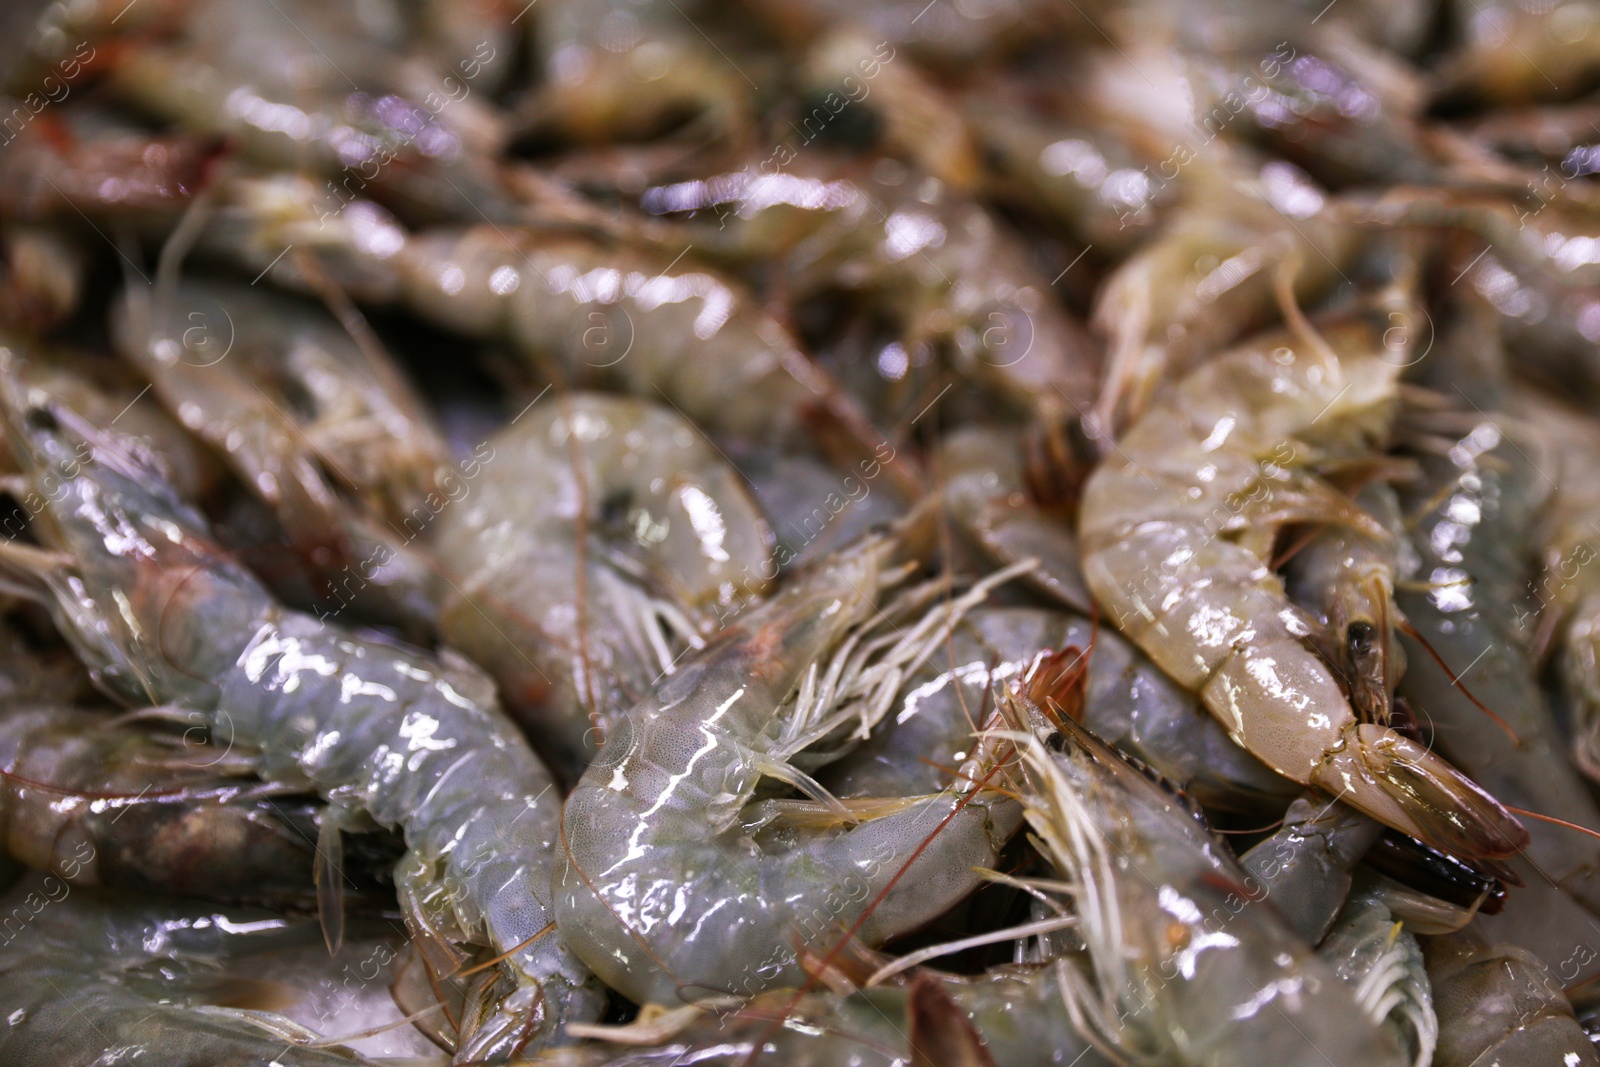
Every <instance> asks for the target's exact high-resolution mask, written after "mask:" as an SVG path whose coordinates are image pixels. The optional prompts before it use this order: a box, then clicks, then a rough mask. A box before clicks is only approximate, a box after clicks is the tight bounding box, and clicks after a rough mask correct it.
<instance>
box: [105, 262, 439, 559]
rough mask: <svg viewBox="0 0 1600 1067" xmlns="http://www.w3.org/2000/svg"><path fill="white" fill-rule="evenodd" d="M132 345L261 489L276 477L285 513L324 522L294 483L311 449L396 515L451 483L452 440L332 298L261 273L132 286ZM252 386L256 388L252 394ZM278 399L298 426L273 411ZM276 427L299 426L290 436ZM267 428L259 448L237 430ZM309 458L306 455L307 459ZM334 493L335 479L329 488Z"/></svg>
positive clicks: (138, 360) (127, 299) (164, 395)
mask: <svg viewBox="0 0 1600 1067" xmlns="http://www.w3.org/2000/svg"><path fill="white" fill-rule="evenodd" d="M115 332H116V333H117V336H118V339H119V341H120V348H121V350H122V351H123V353H124V354H125V355H126V356H127V358H128V359H129V360H130V361H131V362H133V363H134V364H135V365H136V366H138V367H139V368H140V369H141V370H142V371H143V372H144V373H145V374H146V375H148V376H149V378H150V380H151V383H152V384H153V386H154V387H155V391H156V393H157V395H158V396H159V397H161V399H162V402H163V404H164V405H165V406H167V407H169V408H171V409H172V410H173V411H174V413H175V414H176V415H177V416H178V418H179V419H181V420H183V421H184V423H185V425H187V426H189V428H190V429H191V431H193V432H195V433H197V434H199V435H200V436H202V437H205V438H206V439H207V440H209V441H210V442H211V443H212V444H213V445H214V446H215V447H217V449H218V450H219V451H222V452H225V453H227V452H232V453H236V454H237V455H238V460H237V462H238V463H239V465H240V467H241V476H242V477H243V478H244V480H245V481H246V483H247V484H249V485H251V486H254V487H256V488H257V490H258V491H260V492H262V493H263V494H264V495H267V496H268V497H269V498H270V497H271V496H272V495H273V494H272V493H271V492H269V491H267V490H266V489H264V488H263V486H264V484H265V483H268V482H276V483H279V485H280V486H282V488H281V489H280V490H279V492H281V493H283V494H284V496H285V497H286V499H284V500H282V502H281V505H280V506H281V509H282V513H283V515H284V520H285V525H286V526H288V527H290V528H291V529H302V528H306V527H308V526H309V527H315V525H316V523H317V519H316V518H313V517H312V516H309V515H305V514H303V513H301V512H300V511H298V510H297V509H298V508H312V509H314V508H315V503H314V501H315V498H316V496H317V492H318V491H317V490H314V489H310V488H307V489H304V490H302V492H303V493H304V494H305V495H306V496H307V497H310V498H312V500H310V501H304V502H302V501H297V500H295V499H294V498H293V495H292V494H293V493H294V492H295V490H293V489H291V488H289V487H288V486H286V485H284V483H294V482H296V481H299V480H301V477H302V476H297V475H296V474H295V473H294V472H295V469H296V459H297V458H298V457H299V456H301V455H303V454H305V453H309V454H310V457H311V458H313V459H314V460H315V461H316V462H319V463H320V464H322V465H325V466H326V467H327V468H328V469H329V473H330V474H331V475H332V476H333V477H335V478H337V479H339V480H340V481H341V482H343V483H344V484H345V486H346V487H347V488H348V489H349V490H350V491H351V492H353V493H355V494H356V495H357V497H358V499H359V500H360V502H361V503H362V504H364V505H365V506H366V507H367V508H368V509H370V510H371V511H372V512H373V513H374V514H376V515H380V516H382V517H384V518H386V519H388V520H389V521H390V522H393V523H400V522H403V521H405V520H406V519H411V518H414V517H415V515H416V514H417V513H418V512H419V511H420V510H421V509H422V508H423V506H424V502H425V500H426V498H427V496H428V494H429V493H432V492H434V491H436V490H437V489H438V484H437V481H436V477H437V474H438V468H439V467H441V466H443V465H445V464H446V463H447V462H448V457H449V452H448V449H447V448H446V446H445V443H444V439H443V437H442V435H441V434H440V432H439V430H438V428H437V427H436V426H435V425H434V422H433V417H432V415H431V414H430V413H429V412H428V410H427V408H426V406H425V405H424V404H423V401H422V398H421V397H419V396H418V395H417V394H416V393H415V392H414V390H413V388H412V386H411V385H410V383H409V382H407V381H406V380H405V378H404V377H403V376H402V375H401V374H400V370H399V368H398V367H396V366H395V365H394V364H393V362H392V361H390V360H389V359H388V358H387V357H384V356H382V354H381V353H378V352H373V351H366V350H363V348H362V346H361V344H360V343H358V342H357V341H355V340H353V339H352V338H351V336H350V334H349V333H347V332H346V330H345V329H344V327H343V326H341V325H340V323H339V322H338V321H337V320H335V319H334V318H333V317H332V316H331V315H329V314H327V313H325V312H323V311H322V310H321V309H320V308H317V307H315V306H313V305H310V304H307V303H306V302H304V301H300V300H296V299H294V298H293V297H288V296H284V295H282V294H277V293H273V292H271V291H270V290H265V289H259V288H255V287H253V286H246V285H235V284H229V283H224V282H205V281H199V280H194V279H186V280H183V281H178V282H176V284H174V285H172V286H171V287H170V288H167V289H162V288H159V287H158V288H157V290H156V291H155V292H154V293H147V292H145V291H143V290H141V289H139V288H136V287H135V288H130V289H129V290H128V291H127V293H126V294H125V296H124V299H123V301H122V304H121V307H120V308H119V314H118V316H117V320H116V323H115ZM252 394H253V395H252ZM264 405H271V407H272V408H274V409H276V410H277V411H278V412H279V413H280V414H281V415H283V416H285V417H286V420H287V421H288V422H290V423H292V426H283V425H274V424H281V423H282V422H284V421H285V419H278V420H273V419H269V418H268V417H267V415H266V409H265V407H264ZM266 427H272V428H273V429H276V431H277V434H279V435H284V436H288V438H289V439H288V440H283V439H281V438H280V437H279V436H276V435H274V434H273V433H272V432H271V430H269V429H267V428H266ZM231 434H238V435H239V436H240V437H243V438H244V439H245V440H247V441H249V440H251V439H261V440H260V443H258V444H257V445H256V446H255V449H256V454H251V452H250V450H249V449H247V448H245V447H244V446H241V445H235V444H231V443H230V435H231ZM299 462H305V460H304V459H299ZM322 491H323V492H326V490H322Z"/></svg>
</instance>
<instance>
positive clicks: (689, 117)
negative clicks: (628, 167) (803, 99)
mask: <svg viewBox="0 0 1600 1067" xmlns="http://www.w3.org/2000/svg"><path fill="white" fill-rule="evenodd" d="M708 6H709V5H707V4H703V3H694V2H688V0H686V2H685V3H684V4H681V5H680V4H678V3H675V2H673V0H648V2H632V3H628V2H622V0H546V2H545V3H543V4H541V5H540V6H539V7H537V8H534V9H532V12H531V14H530V17H529V18H528V20H527V22H526V26H527V29H528V31H529V36H530V38H531V40H532V41H533V43H534V47H535V51H536V56H535V62H536V63H537V65H538V67H539V69H540V70H541V72H542V73H543V75H544V80H543V84H542V85H540V86H539V87H538V88H537V89H536V90H535V93H534V96H533V99H532V102H531V104H530V105H529V106H528V107H527V108H525V109H524V118H525V120H526V121H528V122H530V123H531V124H532V125H533V126H534V127H535V128H542V129H546V130H550V131H553V132H557V133H560V134H563V135H565V136H567V137H570V138H572V139H573V140H576V141H579V142H583V143H587V144H594V143H600V142H606V141H613V140H631V139H638V138H642V137H648V136H651V135H654V134H658V133H660V132H662V131H663V130H665V129H667V128H668V127H671V126H674V125H679V124H682V123H683V122H685V121H692V122H694V123H696V124H697V125H699V126H700V127H702V129H703V130H704V131H705V132H707V133H710V134H713V135H721V136H725V137H734V138H743V137H746V136H748V134H749V130H750V127H751V126H752V125H753V122H754V115H753V113H752V111H753V109H752V106H751V94H752V92H753V91H754V85H753V83H751V81H750V80H749V79H750V76H749V75H748V74H747V73H746V72H745V70H744V69H742V68H741V67H740V66H739V65H738V64H737V63H735V62H734V61H733V60H732V59H730V58H728V51H727V50H724V49H723V48H721V47H720V46H719V45H718V44H717V43H716V42H715V41H714V40H713V39H711V38H709V37H707V36H706V32H705V30H703V29H701V26H702V25H704V26H708V27H710V28H711V29H712V31H713V32H718V30H719V25H718V24H719V23H722V22H723V21H724V20H722V19H720V18H710V19H708V18H707V17H706V16H707V15H708V14H709V12H708V11H707V10H706V8H707V7H708ZM730 47H731V45H730ZM747 62H748V61H747Z"/></svg>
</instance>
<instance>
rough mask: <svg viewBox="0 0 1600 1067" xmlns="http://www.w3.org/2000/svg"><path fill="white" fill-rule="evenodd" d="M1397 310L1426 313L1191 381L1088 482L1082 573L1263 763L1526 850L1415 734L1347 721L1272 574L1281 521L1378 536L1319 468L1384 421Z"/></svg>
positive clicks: (1473, 849)
mask: <svg viewBox="0 0 1600 1067" xmlns="http://www.w3.org/2000/svg"><path fill="white" fill-rule="evenodd" d="M1392 315H1398V316H1400V318H1399V319H1395V318H1392V317H1391V316H1392ZM1397 321H1398V322H1409V323H1417V322H1420V321H1421V319H1420V316H1419V312H1418V310H1417V309H1416V307H1415V306H1414V305H1413V304H1412V303H1411V302H1410V301H1409V299H1407V298H1405V297H1404V296H1403V295H1401V293H1400V291H1399V290H1390V291H1389V292H1388V293H1386V294H1383V295H1380V296H1379V297H1377V298H1376V299H1374V300H1372V301H1370V302H1363V303H1361V304H1359V305H1357V306H1355V307H1354V308H1353V309H1351V310H1348V311H1345V312H1341V313H1339V314H1337V315H1336V316H1334V317H1332V318H1329V319H1326V320H1324V321H1323V322H1322V323H1321V325H1320V326H1319V327H1318V328H1317V330H1313V328H1312V327H1311V326H1310V324H1308V323H1306V322H1305V321H1304V320H1303V319H1302V320H1301V321H1300V323H1299V325H1297V326H1295V327H1293V328H1290V329H1289V330H1287V331H1284V332H1274V333H1269V334H1267V335H1264V336H1262V337H1260V338H1257V339H1256V340H1254V341H1251V342H1249V343H1247V344H1245V345H1243V346H1241V347H1240V348H1237V349H1235V350H1233V351H1231V352H1228V353H1225V354H1223V355H1221V356H1218V357H1216V358H1215V359H1213V360H1212V361H1210V362H1208V363H1206V364H1205V365H1203V366H1202V367H1200V368H1199V369H1198V370H1196V371H1195V372H1193V373H1191V374H1190V375H1189V376H1188V377H1187V378H1185V379H1184V380H1183V381H1182V382H1180V383H1179V384H1178V385H1177V387H1176V388H1174V389H1173V390H1171V392H1170V394H1169V395H1168V396H1166V397H1164V398H1162V399H1161V400H1159V401H1158V402H1157V403H1156V405H1155V406H1154V407H1153V408H1152V409H1151V410H1150V412H1149V414H1148V415H1147V416H1146V417H1145V418H1144V419H1142V420H1141V421H1140V422H1139V423H1138V424H1136V425H1135V426H1134V427H1133V429H1132V430H1131V431H1129V433H1128V434H1127V436H1126V437H1125V438H1124V439H1123V440H1122V441H1121V442H1120V448H1119V450H1118V452H1117V454H1116V455H1114V456H1113V457H1111V458H1110V459H1108V460H1107V461H1106V463H1105V464H1104V465H1103V466H1102V467H1100V468H1099V469H1098V470H1097V471H1096V472H1095V473H1094V474H1093V475H1091V476H1090V479H1089V481H1088V484H1087V486H1086V487H1085V491H1084V497H1083V508H1082V513H1081V516H1080V526H1079V528H1080V531H1081V533H1082V537H1083V550H1084V557H1083V558H1084V574H1085V577H1086V579H1087V581H1088V584H1089V588H1090V590H1091V591H1092V592H1093V593H1094V594H1095V597H1096V598H1097V599H1098V600H1099V601H1100V603H1101V605H1102V606H1103V607H1104V608H1105V609H1106V610H1107V612H1108V614H1109V615H1110V616H1111V618H1112V619H1114V620H1115V622H1116V625H1117V626H1118V628H1119V629H1121V630H1122V632H1123V633H1124V634H1126V635H1127V636H1128V637H1130V638H1132V639H1133V640H1134V641H1135V642H1136V643H1137V644H1138V645H1139V646H1140V647H1141V648H1143V649H1144V650H1145V652H1146V653H1148V654H1149V655H1150V657H1151V658H1152V659H1153V660H1155V661H1156V663H1157V664H1158V665H1159V666H1160V667H1161V668H1162V669H1163V670H1165V671H1166V672H1167V673H1168V674H1170V675H1171V676H1172V677H1173V678H1174V679H1176V680H1177V681H1178V682H1179V683H1180V684H1183V685H1185V686H1187V687H1188V688H1190V689H1193V690H1196V691H1198V692H1199V694H1200V696H1201V699H1202V701H1203V702H1204V703H1205V705H1206V707H1207V708H1208V709H1209V710H1210V712H1211V714H1212V715H1214V716H1215V717H1216V718H1217V719H1219V720H1220V721H1221V722H1222V724H1223V725H1224V726H1226V727H1227V728H1228V730H1229V732H1230V733H1231V734H1232V735H1233V738H1234V740H1235V741H1237V742H1238V743H1239V744H1241V745H1243V746H1244V747H1245V748H1247V749H1249V750H1250V751H1251V752H1253V753H1254V754H1255V755H1256V756H1258V757H1259V758H1260V759H1262V760H1263V761H1264V762H1266V763H1267V765H1268V766H1271V767H1273V768H1274V769H1276V770H1277V771H1278V772H1279V773H1280V774H1283V775H1285V776H1286V777H1288V778H1291V779H1293V780H1295V781H1297V782H1300V783H1302V784H1305V785H1315V786H1317V787H1319V788H1321V789H1324V790H1327V791H1328V792H1330V793H1333V794H1335V795H1337V796H1338V797H1339V798H1340V799H1342V800H1344V801H1345V802H1346V803H1347V804H1349V805H1351V806H1352V807H1355V808H1358V809H1360V810H1361V811H1364V812H1366V813H1367V814H1369V815H1371V816H1372V817H1374V818H1376V819H1378V820H1379V821H1380V822H1383V823H1385V824H1387V825H1389V826H1391V827H1393V828H1395V829H1397V830H1400V831H1401V832H1403V833H1406V834H1410V835H1411V836H1413V837H1416V838H1419V839H1421V840H1422V841H1424V842H1426V843H1428V844H1431V845H1433V846H1434V847H1436V848H1438V849H1440V850H1441V851H1445V852H1449V853H1452V854H1455V855H1459V856H1463V857H1468V858H1470V857H1486V856H1506V855H1510V854H1512V853H1514V852H1515V851H1517V850H1518V849H1519V848H1522V847H1523V846H1525V845H1526V844H1527V842H1528V835H1527V832H1526V831H1525V830H1524V829H1523V827H1522V825H1521V824H1520V823H1518V822H1517V821H1516V820H1515V819H1514V818H1513V817H1512V816H1511V815H1510V813H1509V812H1507V811H1506V809H1505V808H1504V807H1502V806H1501V805H1500V804H1499V803H1498V802H1497V801H1496V800H1495V799H1494V798H1493V797H1491V796H1489V795H1488V794H1487V793H1485V792H1484V791H1483V790H1482V789H1480V788H1479V787H1478V786H1477V785H1475V784H1474V783H1473V782H1472V781H1471V780H1470V779H1468V778H1467V777H1466V776H1465V775H1463V774H1462V773H1461V772H1460V771H1458V770H1456V769H1455V768H1454V767H1452V766H1451V765H1450V764H1449V763H1447V762H1445V760H1444V759H1442V758H1441V757H1439V756H1437V755H1435V754H1434V753H1433V752H1431V751H1429V750H1428V749H1426V748H1424V747H1423V746H1422V745H1421V744H1418V743H1416V742H1414V741H1412V740H1410V739H1408V738H1406V737H1405V736H1403V735H1401V734H1399V733H1397V732H1396V731H1394V730H1393V729H1391V728H1389V727H1388V726H1385V725H1380V724H1377V723H1370V722H1361V721H1359V719H1358V717H1357V716H1356V714H1355V712H1354V711H1353V710H1352V709H1351V705H1350V702H1349V701H1348V699H1346V697H1345V695H1344V693H1343V692H1342V691H1341V690H1340V687H1339V685H1338V683H1337V681H1336V680H1335V678H1334V676H1333V674H1332V673H1331V671H1330V670H1329V668H1328V666H1327V665H1326V664H1325V663H1324V662H1323V661H1322V660H1321V659H1320V658H1319V657H1318V656H1317V655H1316V654H1315V653H1314V652H1312V651H1310V650H1309V649H1308V648H1307V639H1308V637H1310V636H1311V634H1312V626H1311V623H1310V620H1308V619H1307V618H1306V617H1305V616H1303V615H1302V614H1301V613H1300V612H1299V611H1298V609H1296V608H1295V607H1294V606H1293V604H1292V603H1291V601H1290V600H1289V598H1288V596H1287V595H1286V594H1285V592H1284V589H1283V585H1282V582H1281V580H1280V579H1279V578H1278V576H1277V575H1276V574H1274V573H1273V571H1272V569H1271V566H1270V561H1271V558H1272V552H1273V540H1274V538H1275V536H1276V533H1277V531H1278V529H1279V528H1280V527H1281V526H1282V525H1283V524H1285V523H1289V522H1300V523H1335V524H1341V525H1348V524H1350V523H1357V524H1360V525H1363V526H1367V527H1369V532H1370V533H1371V534H1372V535H1373V536H1376V537H1383V536H1385V533H1384V531H1383V528H1382V527H1381V526H1380V525H1379V524H1378V523H1376V522H1373V521H1371V520H1370V518H1369V517H1366V516H1364V513H1362V512H1361V511H1360V510H1359V509H1358V508H1356V507H1355V506H1354V505H1353V504H1352V503H1351V502H1350V501H1349V499H1348V498H1347V497H1345V496H1343V495H1342V494H1340V493H1338V492H1336V491H1335V490H1333V488H1332V487H1331V485H1330V484H1329V483H1328V482H1326V481H1324V480H1323V479H1322V478H1321V477H1319V476H1318V475H1317V474H1316V472H1315V471H1316V467H1317V465H1318V464H1327V463H1331V462H1333V461H1336V460H1340V459H1352V458H1356V459H1358V458H1360V457H1362V456H1364V455H1366V454H1367V452H1368V451H1369V450H1370V449H1371V447H1372V445H1373V444H1374V443H1375V441H1376V440H1377V439H1378V438H1379V437H1381V435H1383V434H1384V433H1385V432H1387V428H1388V425H1389V423H1390V421H1391V418H1392V412H1393V408H1394V402H1395V397H1396V389H1397V384H1398V378H1399V371H1400V367H1401V366H1402V365H1403V364H1404V363H1405V362H1406V361H1407V360H1408V359H1410V358H1413V357H1414V353H1410V352H1409V350H1408V348H1407V347H1406V346H1405V345H1406V344H1408V343H1409V338H1410V337H1411V335H1414V334H1417V333H1419V332H1420V331H1418V330H1411V331H1399V332H1396V331H1395V330H1394V324H1395V323H1396V322H1397ZM1317 331H1320V332H1317ZM1402 342H1405V343H1402ZM1390 345H1398V348H1397V349H1391V347H1390Z"/></svg>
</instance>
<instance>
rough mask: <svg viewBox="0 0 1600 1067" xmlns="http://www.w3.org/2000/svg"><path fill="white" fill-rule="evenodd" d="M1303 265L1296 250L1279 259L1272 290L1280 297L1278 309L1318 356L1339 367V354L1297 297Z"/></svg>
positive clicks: (1332, 365)
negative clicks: (1295, 287) (1296, 280)
mask: <svg viewBox="0 0 1600 1067" xmlns="http://www.w3.org/2000/svg"><path fill="white" fill-rule="evenodd" d="M1301 266H1302V261H1301V259H1300V254H1299V253H1298V252H1296V253H1292V254H1290V255H1289V256H1288V257H1287V258H1285V259H1283V260H1281V261H1279V263H1278V266H1277V269H1275V270H1274V271H1273V272H1272V292H1273V295H1274V296H1276V297H1277V298H1278V310H1279V311H1281V312H1282V313H1283V321H1284V322H1286V323H1288V325H1289V329H1291V330H1293V331H1294V333H1295V335H1296V336H1297V337H1299V338H1300V340H1302V341H1304V342H1305V343H1306V344H1307V345H1309V346H1310V347H1311V350H1312V351H1313V352H1315V353H1316V354H1317V358H1319V359H1321V360H1322V361H1323V362H1324V363H1326V364H1327V365H1328V366H1330V367H1333V368H1338V366H1339V356H1338V354H1337V353H1335V352H1334V350H1333V349H1332V348H1331V347H1330V346H1329V345H1328V342H1327V341H1325V340H1323V338H1322V334H1320V333H1318V332H1317V328H1316V327H1315V326H1313V325H1311V320H1310V319H1308V318H1306V313H1305V312H1304V311H1301V310H1300V302H1299V300H1297V299H1295V295H1294V280H1295V277H1296V276H1297V275H1299V273H1300V267H1301Z"/></svg>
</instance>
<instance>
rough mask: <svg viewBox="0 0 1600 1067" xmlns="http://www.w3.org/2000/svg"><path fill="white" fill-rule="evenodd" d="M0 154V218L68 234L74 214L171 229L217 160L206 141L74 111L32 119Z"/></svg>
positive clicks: (74, 224)
mask: <svg viewBox="0 0 1600 1067" xmlns="http://www.w3.org/2000/svg"><path fill="white" fill-rule="evenodd" d="M5 110H6V109H5V107H4V102H3V101H0V111H5ZM5 149H6V150H5V152H3V153H0V212H4V214H5V215H6V217H8V218H12V219H25V220H55V221H58V222H59V224H62V225H65V226H67V227H68V228H69V230H73V229H77V228H78V225H79V223H80V221H81V219H80V217H79V216H78V215H77V214H76V213H75V211H74V209H76V211H81V212H83V217H87V218H89V219H91V220H96V219H97V220H100V221H101V222H104V221H108V220H110V221H116V222H119V223H124V224H131V225H149V222H150V219H151V218H152V217H154V218H156V219H158V220H162V221H165V222H166V223H167V224H168V225H171V223H172V221H174V220H175V219H176V218H177V216H178V215H179V214H180V213H181V212H182V211H183V209H184V208H186V207H188V205H189V203H190V202H191V200H192V199H193V197H194V195H195V193H196V192H197V191H198V190H199V188H200V186H201V184H202V183H203V180H204V178H205V176H206V173H207V171H208V169H210V165H211V163H212V160H213V159H214V158H215V156H216V154H217V145H216V143H215V142H214V141H212V140H208V139H206V138H200V137H182V136H168V135H155V134H151V133H149V132H148V131H146V130H142V129H140V128H138V127H137V126H133V125H131V124H129V123H128V122H127V121H126V120H125V119H122V118H120V117H118V116H115V115H112V114H107V113H104V112H102V111H99V110H96V109H93V108H89V107H85V106H82V105H79V106H75V107H63V108H59V109H54V110H51V111H49V112H46V113H44V114H42V115H40V117H39V118H38V119H37V120H36V121H34V122H33V123H31V124H30V125H28V126H26V127H25V128H24V129H23V130H22V131H21V132H20V133H19V134H18V135H17V136H16V137H15V138H14V139H13V140H12V141H11V142H10V143H8V144H6V146H5ZM85 233H87V235H88V236H90V237H93V236H94V234H93V231H85ZM95 239H96V240H98V238H95ZM280 247H281V246H280ZM275 251H276V250H275Z"/></svg>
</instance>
